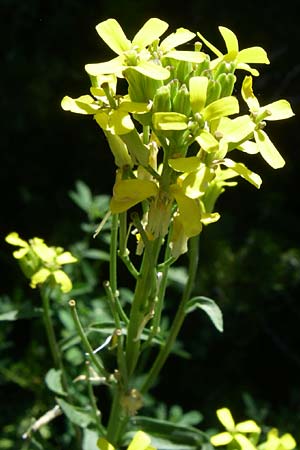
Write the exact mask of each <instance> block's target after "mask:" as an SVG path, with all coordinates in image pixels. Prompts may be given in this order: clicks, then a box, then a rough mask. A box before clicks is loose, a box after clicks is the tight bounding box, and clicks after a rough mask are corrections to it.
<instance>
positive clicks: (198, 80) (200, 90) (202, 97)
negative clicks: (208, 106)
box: [189, 77, 208, 114]
mask: <svg viewBox="0 0 300 450" xmlns="http://www.w3.org/2000/svg"><path fill="white" fill-rule="evenodd" d="M207 86H208V78H207V77H191V78H190V82H189V88H190V102H191V107H192V110H193V113H194V114H195V113H197V112H201V111H202V109H203V108H204V106H205V103H206V96H207Z"/></svg>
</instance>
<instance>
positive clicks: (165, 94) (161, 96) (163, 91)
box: [152, 85, 172, 113]
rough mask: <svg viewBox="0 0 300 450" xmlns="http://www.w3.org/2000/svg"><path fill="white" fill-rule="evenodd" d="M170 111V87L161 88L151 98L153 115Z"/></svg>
mask: <svg viewBox="0 0 300 450" xmlns="http://www.w3.org/2000/svg"><path fill="white" fill-rule="evenodd" d="M171 110H172V103H171V95H170V85H167V86H161V87H160V88H159V89H158V90H157V92H156V94H155V96H154V98H153V108H152V111H153V113H156V112H169V111H171Z"/></svg>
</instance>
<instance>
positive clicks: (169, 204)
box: [62, 18, 293, 257]
mask: <svg viewBox="0 0 300 450" xmlns="http://www.w3.org/2000/svg"><path fill="white" fill-rule="evenodd" d="M167 28H168V24H167V23H166V22H164V21H162V20H159V19H157V18H152V19H149V20H148V21H147V22H146V23H145V24H144V26H143V27H142V28H141V29H140V30H139V31H138V33H137V34H136V35H135V36H134V38H133V39H132V41H130V40H129V39H128V38H127V37H126V35H125V33H124V32H123V30H122V28H121V26H120V25H119V23H118V22H117V21H116V20H115V19H108V20H105V21H104V22H101V23H100V24H98V25H97V27H96V30H97V32H98V34H99V35H100V37H101V38H102V39H103V40H104V41H105V42H106V44H107V45H108V46H109V47H110V48H111V49H112V50H113V51H114V52H115V53H116V54H117V57H115V58H113V59H112V60H110V61H108V62H100V63H96V64H87V65H86V67H85V69H86V71H87V72H88V74H89V75H90V78H91V82H92V87H91V89H90V94H89V95H83V96H81V97H79V98H76V99H72V98H71V97H68V96H66V97H64V98H63V100H62V107H63V109H64V110H68V111H72V112H75V113H80V114H90V115H93V116H94V118H95V120H96V122H97V124H98V125H99V126H100V127H101V128H102V130H103V131H104V133H105V136H106V137H107V140H108V143H109V146H110V149H111V151H112V153H113V155H114V158H115V163H116V166H117V175H116V182H115V186H114V189H113V197H112V201H111V204H110V209H111V212H112V213H113V214H119V213H123V212H125V211H127V210H129V209H130V208H132V207H133V206H135V205H138V204H141V208H140V210H141V211H142V215H143V217H142V220H141V226H142V227H143V228H144V231H145V233H143V236H144V238H143V239H144V240H145V238H147V239H149V240H153V239H156V238H158V237H163V236H164V235H165V234H166V233H167V232H168V230H169V226H170V225H172V236H171V239H170V245H171V248H172V254H173V256H175V257H176V256H178V255H180V254H181V253H184V252H185V251H186V249H187V241H188V239H189V238H190V237H192V236H196V235H197V234H199V233H200V232H201V230H202V226H203V225H207V224H209V223H212V222H215V221H216V220H218V218H219V214H218V213H217V212H215V211H214V208H215V203H216V200H217V198H218V196H219V195H220V194H221V193H222V192H223V191H224V188H225V187H226V186H233V185H235V184H236V181H232V178H236V177H238V176H240V177H242V178H244V179H245V180H247V181H248V182H250V183H251V184H253V185H254V186H255V187H257V188H259V187H260V185H261V178H260V176H259V175H258V174H256V173H254V172H252V171H251V170H250V169H248V168H247V167H246V166H245V165H244V164H243V163H241V162H236V161H234V160H233V159H231V157H230V158H229V157H228V156H229V153H231V152H232V151H233V150H237V151H241V152H245V153H248V154H250V155H252V154H256V153H259V154H260V155H261V156H262V158H263V159H264V160H265V161H266V162H267V163H268V164H269V165H270V166H271V167H273V168H275V169H277V168H280V167H282V166H283V165H284V163H285V162H284V159H283V158H282V156H281V155H280V153H279V152H278V150H277V149H276V147H275V146H274V144H273V143H272V142H271V140H270V138H269V137H268V135H267V134H266V132H265V130H264V129H265V127H266V122H267V121H272V120H280V119H286V118H289V117H291V116H293V111H292V109H291V107H290V105H289V103H288V102H287V101H286V100H278V101H275V102H274V103H271V104H268V105H266V106H261V105H260V104H259V102H258V100H257V98H256V97H255V95H254V93H253V89H252V77H253V76H258V75H259V73H258V71H257V70H256V69H255V68H253V67H251V66H250V64H256V63H260V64H269V60H268V57H267V54H266V52H265V51H264V50H263V49H262V48H261V47H250V48H246V49H242V50H240V49H239V44H238V39H237V37H236V35H235V34H234V33H233V32H232V31H231V30H229V29H228V28H225V27H219V31H220V33H221V35H222V37H223V39H224V42H225V46H226V51H225V52H224V53H223V52H221V51H220V50H218V49H217V48H216V47H215V46H214V45H213V44H211V43H210V42H208V41H207V40H206V39H205V38H204V37H203V36H202V35H201V34H200V33H197V36H198V38H199V39H200V41H196V42H195V44H194V50H193V51H191V50H188V51H187V50H178V49H177V47H178V46H180V45H182V44H185V43H187V42H189V41H191V40H192V39H194V38H195V37H196V34H195V33H193V32H191V31H189V30H187V29H185V28H179V29H177V30H176V31H175V32H174V33H171V34H170V35H168V36H167V37H166V38H164V39H162V40H160V38H161V36H162V35H163V34H164V33H165V31H166V30H167ZM203 44H204V45H205V46H206V47H208V49H209V50H210V51H211V52H212V53H213V57H210V56H209V54H207V53H205V52H203V51H202V45H203ZM237 70H242V71H246V72H248V73H250V75H247V76H245V78H244V80H243V82H242V92H241V101H244V102H245V107H246V108H247V107H248V109H249V112H248V113H246V114H240V115H239V112H240V104H239V100H238V98H237V96H236V95H237V94H236V91H235V83H236V80H237V77H236V71H237ZM120 78H123V79H125V80H126V81H127V84H128V92H127V93H126V95H120V94H118V91H117V82H118V79H120ZM233 93H234V94H235V95H233ZM230 156H231V155H230ZM144 244H146V242H144Z"/></svg>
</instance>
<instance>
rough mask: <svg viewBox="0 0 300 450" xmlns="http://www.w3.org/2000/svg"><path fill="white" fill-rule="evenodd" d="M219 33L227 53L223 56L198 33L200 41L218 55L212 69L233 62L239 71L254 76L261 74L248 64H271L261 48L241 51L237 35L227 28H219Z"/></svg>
mask: <svg viewBox="0 0 300 450" xmlns="http://www.w3.org/2000/svg"><path fill="white" fill-rule="evenodd" d="M219 31H220V33H221V35H222V37H223V39H224V41H225V45H226V49H227V53H225V54H223V53H222V52H221V51H220V50H218V49H217V48H216V47H215V46H214V45H213V44H211V43H210V42H209V41H208V40H207V39H205V38H204V37H203V36H202V34H200V33H199V32H198V33H197V34H198V36H199V37H200V39H201V40H202V41H203V42H204V43H205V44H206V45H207V47H208V48H209V49H210V50H211V51H212V52H213V53H214V54H215V55H217V57H218V58H217V59H215V60H214V61H212V65H211V67H212V68H215V67H216V66H217V65H218V64H219V63H220V62H222V61H227V62H231V61H233V62H234V63H235V64H236V68H237V69H243V70H247V71H248V72H250V73H251V74H252V75H255V76H257V75H259V72H258V71H257V70H256V69H252V68H251V67H250V66H249V65H248V63H254V64H257V63H259V64H270V61H269V60H268V56H267V54H266V52H265V50H264V49H263V48H261V47H249V48H246V49H244V50H239V43H238V40H237V37H236V35H235V34H234V33H233V31H231V30H229V29H228V28H226V27H222V26H220V27H219Z"/></svg>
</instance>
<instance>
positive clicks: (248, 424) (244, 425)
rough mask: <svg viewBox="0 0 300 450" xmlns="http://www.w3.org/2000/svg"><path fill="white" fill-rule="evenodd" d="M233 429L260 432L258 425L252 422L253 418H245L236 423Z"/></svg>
mask: <svg viewBox="0 0 300 450" xmlns="http://www.w3.org/2000/svg"><path fill="white" fill-rule="evenodd" d="M235 429H236V430H237V431H240V432H241V433H260V431H261V429H260V427H259V426H258V425H257V424H256V423H255V422H254V420H245V421H244V422H240V423H238V424H237V425H236V427H235Z"/></svg>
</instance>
